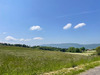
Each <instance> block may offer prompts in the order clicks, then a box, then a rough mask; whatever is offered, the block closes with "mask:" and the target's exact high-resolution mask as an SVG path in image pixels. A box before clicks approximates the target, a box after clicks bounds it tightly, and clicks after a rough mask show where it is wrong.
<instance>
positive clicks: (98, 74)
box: [80, 66, 100, 75]
mask: <svg viewBox="0 0 100 75" xmlns="http://www.w3.org/2000/svg"><path fill="white" fill-rule="evenodd" d="M80 75H100V66H99V67H95V68H93V69H90V70H88V71H86V72H83V73H81V74H80Z"/></svg>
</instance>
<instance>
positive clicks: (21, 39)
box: [19, 38, 31, 41]
mask: <svg viewBox="0 0 100 75" xmlns="http://www.w3.org/2000/svg"><path fill="white" fill-rule="evenodd" d="M19 41H31V39H23V38H22V39H19Z"/></svg>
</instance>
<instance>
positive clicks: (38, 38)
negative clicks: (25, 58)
mask: <svg viewBox="0 0 100 75" xmlns="http://www.w3.org/2000/svg"><path fill="white" fill-rule="evenodd" d="M33 39H34V40H43V38H42V37H35V38H33Z"/></svg>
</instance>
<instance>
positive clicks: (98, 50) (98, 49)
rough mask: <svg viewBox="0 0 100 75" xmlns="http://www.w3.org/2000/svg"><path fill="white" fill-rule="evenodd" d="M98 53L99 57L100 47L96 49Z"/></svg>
mask: <svg viewBox="0 0 100 75" xmlns="http://www.w3.org/2000/svg"><path fill="white" fill-rule="evenodd" d="M96 52H97V54H98V55H100V46H99V47H97V48H96Z"/></svg>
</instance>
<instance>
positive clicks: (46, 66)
mask: <svg viewBox="0 0 100 75" xmlns="http://www.w3.org/2000/svg"><path fill="white" fill-rule="evenodd" d="M97 60H100V58H99V57H97V56H82V55H73V54H66V53H63V52H56V51H43V50H38V49H31V48H21V47H9V46H7V47H6V46H0V75H39V74H43V73H45V72H50V71H56V70H60V69H62V68H69V67H75V66H77V65H80V64H85V63H89V62H92V61H97Z"/></svg>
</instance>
